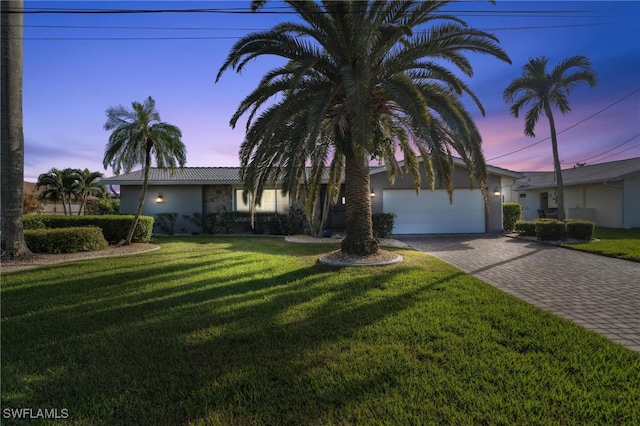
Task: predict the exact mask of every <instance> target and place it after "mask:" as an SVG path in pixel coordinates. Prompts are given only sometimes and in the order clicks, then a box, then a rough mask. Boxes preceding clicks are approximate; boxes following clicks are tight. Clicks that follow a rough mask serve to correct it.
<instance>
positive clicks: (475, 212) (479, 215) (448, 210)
mask: <svg viewBox="0 0 640 426" xmlns="http://www.w3.org/2000/svg"><path fill="white" fill-rule="evenodd" d="M382 203H383V211H384V212H385V213H395V214H396V220H395V227H394V228H393V233H394V234H467V233H469V234H474V233H484V232H485V224H484V213H485V211H484V201H483V199H482V193H481V192H480V189H475V190H469V189H456V190H455V191H453V204H449V195H447V191H445V190H436V191H433V192H432V191H430V190H428V189H426V190H424V189H423V190H422V191H420V194H418V195H417V196H416V191H415V190H414V189H385V190H384V191H383V193H382Z"/></svg>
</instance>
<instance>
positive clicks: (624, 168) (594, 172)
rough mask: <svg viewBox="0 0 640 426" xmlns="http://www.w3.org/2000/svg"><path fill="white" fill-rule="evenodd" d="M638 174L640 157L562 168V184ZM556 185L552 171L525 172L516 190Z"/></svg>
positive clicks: (589, 182)
mask: <svg viewBox="0 0 640 426" xmlns="http://www.w3.org/2000/svg"><path fill="white" fill-rule="evenodd" d="M636 175H640V157H637V158H629V159H627V160H620V161H611V162H608V163H600V164H593V165H588V166H578V167H573V168H571V169H564V170H562V182H563V186H576V185H585V184H592V183H603V182H617V181H621V180H624V179H626V178H629V177H632V176H636ZM555 186H556V179H555V173H554V172H525V173H524V177H523V178H522V179H520V180H519V181H518V186H517V187H516V191H524V190H528V189H541V188H552V187H555Z"/></svg>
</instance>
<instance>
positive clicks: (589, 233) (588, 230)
mask: <svg viewBox="0 0 640 426" xmlns="http://www.w3.org/2000/svg"><path fill="white" fill-rule="evenodd" d="M565 222H566V224H567V236H568V237H569V238H575V239H576V240H590V239H592V238H593V233H594V232H595V229H596V224H595V223H594V222H591V221H589V220H582V219H567V220H566V221H565Z"/></svg>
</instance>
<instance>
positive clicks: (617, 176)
mask: <svg viewBox="0 0 640 426" xmlns="http://www.w3.org/2000/svg"><path fill="white" fill-rule="evenodd" d="M562 180H563V187H564V207H565V217H566V218H575V219H587V220H591V221H593V222H595V223H596V225H597V226H601V227H605V228H637V227H640V157H637V158H630V159H627V160H620V161H612V162H608V163H600V164H593V165H584V166H576V167H573V168H571V169H565V170H562ZM556 186H557V183H556V176H555V173H554V172H525V173H523V177H522V179H519V180H518V181H517V182H516V183H515V185H514V186H513V188H512V191H513V195H512V197H513V201H516V202H518V203H520V205H521V206H522V211H523V219H524V220H532V219H535V218H537V217H538V209H542V210H543V211H544V212H546V213H547V216H551V217H553V216H554V214H557V213H556V211H557V207H558V204H557V200H556Z"/></svg>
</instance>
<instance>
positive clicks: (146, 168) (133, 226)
mask: <svg viewBox="0 0 640 426" xmlns="http://www.w3.org/2000/svg"><path fill="white" fill-rule="evenodd" d="M152 146H153V142H152V141H147V151H146V154H145V157H144V179H143V181H142V192H141V193H140V199H139V200H138V208H137V209H136V214H135V216H134V217H133V223H132V224H131V228H130V229H129V233H128V234H127V242H126V244H127V245H129V244H131V240H132V239H133V234H134V232H135V231H136V227H137V226H138V221H139V220H140V215H141V214H142V207H143V206H144V199H145V197H146V196H147V186H148V184H149V172H150V171H151V147H152Z"/></svg>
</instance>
